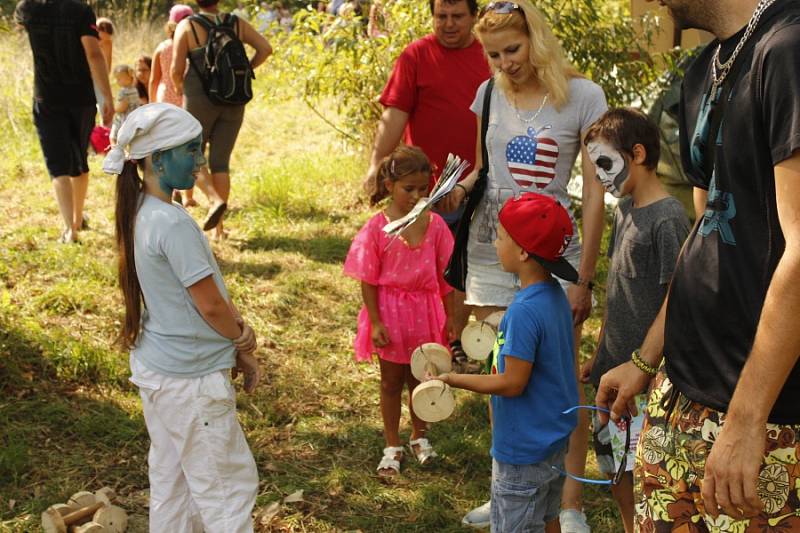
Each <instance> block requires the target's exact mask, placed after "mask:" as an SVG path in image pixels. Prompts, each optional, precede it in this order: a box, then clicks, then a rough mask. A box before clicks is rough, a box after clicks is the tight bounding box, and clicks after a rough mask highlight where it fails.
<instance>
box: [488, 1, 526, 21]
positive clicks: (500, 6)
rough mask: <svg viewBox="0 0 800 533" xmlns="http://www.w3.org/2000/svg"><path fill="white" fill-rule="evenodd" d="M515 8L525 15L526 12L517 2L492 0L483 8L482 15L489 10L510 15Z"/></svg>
mask: <svg viewBox="0 0 800 533" xmlns="http://www.w3.org/2000/svg"><path fill="white" fill-rule="evenodd" d="M514 10H517V11H519V12H520V13H521V14H522V16H523V17H524V16H525V12H524V11H522V8H521V7H519V4H517V3H515V2H490V3H489V4H487V5H486V7H484V8H483V9H482V10H481V17H482V16H484V15H485V14H486V13H488V12H489V11H494V12H495V13H497V14H498V15H509V14H511V12H512V11H514Z"/></svg>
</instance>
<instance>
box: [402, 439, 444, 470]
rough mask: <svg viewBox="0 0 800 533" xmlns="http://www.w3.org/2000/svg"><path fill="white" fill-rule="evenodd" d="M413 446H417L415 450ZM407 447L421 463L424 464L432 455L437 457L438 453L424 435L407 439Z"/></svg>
mask: <svg viewBox="0 0 800 533" xmlns="http://www.w3.org/2000/svg"><path fill="white" fill-rule="evenodd" d="M414 446H416V447H417V449H416V450H414ZM408 448H409V449H410V450H411V453H412V454H414V457H416V458H417V461H419V464H421V465H424V464H425V463H427V462H428V461H430V460H431V459H433V458H434V457H439V456H438V454H437V453H436V452H435V451H433V446H431V443H430V442H429V441H428V439H426V438H425V437H420V438H418V439H414V440H410V441H408Z"/></svg>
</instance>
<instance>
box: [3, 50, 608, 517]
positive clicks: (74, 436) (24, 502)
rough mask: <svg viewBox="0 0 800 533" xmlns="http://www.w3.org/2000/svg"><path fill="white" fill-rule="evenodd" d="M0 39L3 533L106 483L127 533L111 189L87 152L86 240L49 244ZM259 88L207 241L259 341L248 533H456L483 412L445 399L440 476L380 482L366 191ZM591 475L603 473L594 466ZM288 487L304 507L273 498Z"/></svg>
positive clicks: (293, 106) (477, 466)
mask: <svg viewBox="0 0 800 533" xmlns="http://www.w3.org/2000/svg"><path fill="white" fill-rule="evenodd" d="M158 37H159V36H158V35H155V34H154V35H153V38H152V39H151V41H152V43H150V44H154V43H155V42H157V41H158ZM0 42H1V43H2V46H0V71H3V72H2V73H3V76H2V79H3V80H4V81H3V82H2V85H0V111H2V113H0V125H2V127H3V128H4V131H6V132H7V136H6V142H5V143H3V146H2V147H0V198H1V199H2V201H1V202H0V216H1V217H2V221H3V223H2V224H0V531H14V532H23V531H24V532H28V531H38V530H39V513H40V512H41V511H42V510H44V509H45V508H46V507H47V506H49V505H51V504H54V503H60V502H64V501H65V500H66V499H67V498H68V497H69V496H70V494H72V493H73V492H76V491H78V490H95V489H97V488H100V487H101V486H104V485H109V486H112V487H114V488H115V490H117V492H118V493H119V494H120V495H121V497H122V505H123V506H124V507H125V508H126V509H127V510H128V512H129V513H130V515H131V527H130V528H129V531H132V532H142V531H146V523H147V519H146V517H147V507H146V505H147V466H146V456H147V447H148V438H147V432H146V429H145V426H144V423H143V419H142V414H141V409H140V404H139V400H138V395H137V392H136V390H135V388H134V387H133V386H132V385H131V384H130V383H129V382H128V381H127V375H128V373H127V354H124V353H120V352H119V351H117V350H115V348H114V347H113V345H112V340H113V338H114V336H115V333H116V331H117V328H118V326H119V321H120V319H121V314H122V307H121V299H120V297H119V294H118V290H117V288H116V280H115V263H114V261H115V257H114V250H113V220H112V202H113V192H112V191H113V180H112V179H111V178H110V177H108V176H105V175H102V174H100V173H99V167H100V160H99V159H98V158H93V159H92V161H91V168H92V179H91V186H90V192H89V199H88V203H87V212H88V215H89V217H90V225H91V230H90V231H88V232H85V233H84V234H83V235H82V243H81V244H80V245H75V246H64V245H58V244H56V242H55V241H56V238H57V237H58V235H59V228H58V225H57V224H58V220H59V219H58V214H57V209H56V204H55V201H54V199H53V198H52V193H51V190H50V185H49V183H48V180H47V177H46V176H45V174H44V164H43V159H42V156H41V153H40V151H39V148H38V143H37V141H36V136H35V134H34V133H33V130H32V126H31V122H30V96H29V95H30V86H31V75H30V58H29V52H28V50H27V45H26V43H25V41H24V39H23V38H22V37H20V36H15V35H13V34H9V35H4V36H2V37H1V38H0ZM141 46H143V45H142V44H141V42H140V41H138V40H137V41H136V44H133V41H132V40H130V41H127V43H126V42H125V41H121V42H120V44H119V45H118V47H117V50H118V51H117V52H115V54H118V55H117V57H118V58H119V60H120V61H128V62H132V60H133V58H134V57H135V55H137V54H138V52H139V51H138V48H139V47H141ZM261 83H265V82H263V81H262V82H261ZM261 88H262V91H261V94H262V97H261V98H260V99H258V100H257V101H255V102H253V103H251V104H250V105H249V106H248V109H247V118H246V123H245V126H244V128H243V130H242V134H241V136H240V141H241V142H240V143H239V145H238V147H237V150H236V152H235V154H234V161H233V164H232V168H233V169H234V178H233V195H232V202H231V204H232V210H231V213H230V216H229V218H228V221H227V222H226V227H227V228H228V229H229V230H230V232H231V235H230V238H229V239H228V240H227V241H224V242H222V243H215V244H214V249H215V252H216V254H217V257H218V260H219V263H220V265H221V267H222V270H223V272H224V274H225V278H226V282H227V284H228V287H229V290H230V292H231V295H232V297H233V298H234V300H235V301H236V302H237V304H238V305H239V307H240V309H241V310H242V313H243V315H244V316H245V318H246V319H247V320H248V321H249V322H250V323H251V324H253V326H254V328H255V329H256V331H257V332H258V334H259V336H260V338H261V340H262V347H261V348H260V349H259V356H260V358H261V360H262V364H263V368H264V371H265V379H264V382H263V383H262V385H261V386H260V388H259V389H258V390H257V391H256V392H255V393H254V394H252V395H245V394H244V393H242V394H241V395H240V396H239V400H238V407H239V415H240V420H241V423H242V425H243V427H244V429H245V432H246V434H247V437H248V440H249V442H250V445H251V447H252V450H253V453H254V455H255V457H256V461H257V463H258V466H259V471H260V478H261V485H260V492H259V496H258V505H257V509H256V512H257V516H256V523H257V529H258V530H259V531H320V532H325V531H356V530H360V531H365V532H373V531H376V532H378V531H422V532H434V531H436V532H438V531H462V530H463V529H462V528H461V526H460V525H459V522H460V519H461V516H462V515H463V514H464V513H465V512H466V511H468V510H469V509H471V508H472V507H473V506H475V505H477V504H479V503H482V502H483V501H484V500H485V498H486V497H487V495H488V485H489V472H490V458H489V455H488V448H489V443H490V434H489V430H488V423H487V414H486V400H485V398H481V397H479V396H478V395H474V394H471V393H468V392H464V391H459V392H458V393H457V398H458V407H457V410H456V412H455V414H454V415H453V416H452V417H451V418H450V419H448V420H446V421H444V422H441V423H439V424H436V425H435V426H434V427H433V429H432V430H431V432H430V437H431V440H432V441H433V443H434V444H435V446H436V448H437V450H438V451H439V454H440V455H441V459H440V460H439V461H437V462H436V463H435V464H434V465H432V466H430V467H425V468H421V467H419V466H417V465H416V464H414V462H413V461H406V463H405V465H404V469H403V473H402V475H401V476H400V477H399V479H398V480H397V481H396V482H394V483H392V484H389V485H387V484H385V483H383V482H381V481H380V480H379V479H377V478H376V477H375V475H374V470H375V466H376V465H377V462H378V459H379V456H380V450H381V448H382V447H383V441H382V436H381V421H380V416H379V413H378V371H377V368H376V367H375V366H371V365H360V366H357V365H356V364H355V363H354V362H353V361H352V356H351V348H350V347H351V343H352V338H353V335H354V333H355V317H356V313H357V310H358V308H359V306H360V298H359V292H358V288H357V285H356V284H355V283H354V282H352V281H351V280H348V279H346V278H344V277H343V276H342V274H341V264H342V261H343V259H344V256H345V254H346V252H347V248H348V246H349V243H350V239H351V238H352V236H353V234H354V233H355V231H356V230H357V229H358V228H359V227H360V226H361V224H362V223H363V222H364V221H365V220H366V218H367V217H368V216H369V214H370V211H369V210H368V209H367V208H366V206H365V204H364V202H363V201H362V199H361V198H360V197H359V192H360V191H359V183H360V180H361V175H362V173H363V171H364V168H365V166H364V160H363V158H362V157H361V156H360V155H358V154H357V153H353V152H351V151H349V150H348V149H347V147H346V146H345V145H343V144H341V143H340V142H339V141H338V140H337V138H336V137H335V136H334V134H333V133H332V132H331V131H330V130H329V129H327V127H326V126H325V125H324V124H323V123H322V122H321V121H320V120H319V119H317V118H316V117H315V116H313V115H312V114H311V113H310V112H309V111H308V110H307V109H306V108H305V107H304V106H303V104H301V103H299V102H297V101H294V100H286V99H277V98H276V97H274V96H270V95H271V93H269V92H268V91H266V87H264V86H262V87H261ZM198 198H200V199H201V200H202V198H201V195H198ZM193 214H194V215H195V216H196V217H197V218H201V217H202V216H203V214H204V208H198V210H196V211H193ZM601 297H602V294H601ZM597 315H599V313H598V312H597V311H596V312H595V318H592V319H591V320H590V321H589V323H588V325H587V327H586V328H585V338H584V342H583V343H582V347H581V348H582V354H583V356H584V357H585V356H587V355H588V354H590V353H591V351H592V349H593V347H594V341H593V339H594V337H595V336H596V334H597V330H598V327H599V323H598V319H597V318H596V316H597ZM407 420H408V416H407V413H405V414H404V424H406V422H407ZM403 434H404V435H406V436H407V435H408V427H407V424H406V426H405V429H404V430H403ZM589 473H590V474H591V475H597V472H596V470H595V469H594V467H593V462H591V460H590V466H589ZM297 491H303V492H302V497H301V498H300V499H299V500H298V501H295V502H283V500H284V498H286V497H287V496H288V495H292V494H294V495H295V496H297V494H296V493H297ZM291 499H297V498H296V497H295V498H290V500H291ZM585 500H586V501H585V505H586V507H587V513H588V514H589V516H590V522H591V524H592V525H593V527H594V530H595V531H597V532H598V533H604V532H616V531H620V530H621V529H622V528H621V525H620V522H619V520H618V517H617V513H616V509H615V506H614V505H613V502H612V501H611V499H610V495H609V493H608V492H607V491H605V490H602V489H600V490H598V489H593V488H589V489H587V492H586V493H585Z"/></svg>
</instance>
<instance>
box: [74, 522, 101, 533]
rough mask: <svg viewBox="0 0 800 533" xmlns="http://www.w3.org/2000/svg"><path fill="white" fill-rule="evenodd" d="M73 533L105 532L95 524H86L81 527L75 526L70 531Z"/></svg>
mask: <svg viewBox="0 0 800 533" xmlns="http://www.w3.org/2000/svg"><path fill="white" fill-rule="evenodd" d="M71 531H73V532H74V533H106V531H111V530H107V529H106V528H104V527H103V526H101V525H100V524H98V523H97V522H86V523H85V524H83V525H82V526H77V527H76V528H75V529H73V530H71Z"/></svg>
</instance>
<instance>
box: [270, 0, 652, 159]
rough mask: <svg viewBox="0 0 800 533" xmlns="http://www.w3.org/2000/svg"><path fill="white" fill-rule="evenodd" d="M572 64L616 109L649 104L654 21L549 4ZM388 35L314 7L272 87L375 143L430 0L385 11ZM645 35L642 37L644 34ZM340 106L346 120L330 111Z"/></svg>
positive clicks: (612, 4) (426, 28)
mask: <svg viewBox="0 0 800 533" xmlns="http://www.w3.org/2000/svg"><path fill="white" fill-rule="evenodd" d="M536 5H537V7H539V8H540V9H541V10H542V11H543V12H544V13H545V15H546V16H547V18H548V19H549V20H550V21H551V24H552V27H553V31H554V32H555V33H556V35H558V37H559V38H560V39H561V42H562V44H563V45H564V48H565V50H566V51H567V54H568V56H569V58H570V60H571V61H572V62H573V63H574V64H575V66H576V67H577V68H578V70H580V71H581V72H583V73H584V74H586V75H587V76H588V77H589V78H591V79H592V80H593V81H595V82H597V83H598V84H600V85H601V86H602V87H603V89H604V90H605V92H606V98H607V99H608V102H609V105H611V106H617V105H626V104H630V103H632V102H635V101H640V100H642V99H644V96H645V91H646V90H647V89H648V88H649V87H650V86H651V84H652V83H653V82H654V81H655V79H656V77H657V76H658V74H659V71H660V70H661V68H660V67H659V66H658V64H659V63H661V64H663V61H657V60H656V58H653V57H652V56H651V55H650V54H649V53H648V52H647V51H646V49H645V44H646V43H647V42H649V41H650V40H651V38H652V34H653V32H654V28H655V26H654V20H651V19H647V20H642V21H639V24H638V27H639V28H640V29H639V30H636V29H635V28H634V21H633V20H632V19H631V17H630V15H629V14H628V11H627V2H621V1H619V0H541V1H539V2H537V4H536ZM383 9H384V12H385V20H386V21H387V23H386V25H387V27H386V28H384V31H385V34H386V36H383V37H377V38H374V37H368V36H367V32H366V16H367V13H368V8H367V7H365V9H364V17H351V18H342V17H339V18H332V17H330V16H329V15H327V14H325V13H318V12H316V11H313V10H311V9H306V10H302V11H300V12H298V13H297V14H296V15H295V28H294V31H292V32H291V33H290V34H279V35H278V36H277V37H276V38H275V39H274V41H275V42H274V44H275V50H276V54H275V57H274V58H273V59H272V60H271V61H272V65H271V69H270V70H271V76H273V78H274V82H273V83H271V85H272V87H273V88H274V89H275V90H276V91H285V90H288V91H290V92H291V93H292V94H300V95H302V96H303V97H304V99H305V100H306V102H307V103H308V104H309V105H310V106H312V107H314V108H315V110H316V111H318V112H321V113H322V114H323V115H325V116H326V118H327V119H328V120H331V121H332V122H333V123H334V124H335V127H336V128H337V129H338V130H340V133H343V134H344V136H345V137H347V138H349V139H350V140H351V141H352V142H353V143H354V144H361V145H363V146H365V147H368V146H371V143H372V138H373V135H374V128H375V125H376V123H377V121H378V119H379V118H380V114H381V112H382V107H381V106H380V105H379V104H378V103H377V98H378V97H379V95H380V93H381V90H382V89H383V86H384V85H385V83H386V80H387V79H388V77H389V74H390V73H391V70H392V66H393V65H394V62H395V60H396V59H397V56H399V55H400V53H401V52H402V50H403V49H404V48H405V47H406V46H407V45H408V44H409V43H410V42H411V41H413V40H414V39H417V38H419V37H422V36H424V35H426V34H428V33H430V31H431V14H430V9H429V7H428V3H427V2H419V1H412V0H395V1H393V2H389V3H388V5H387V6H385V7H384V8H383ZM637 31H638V32H639V33H637ZM330 100H333V101H335V102H336V110H337V112H338V114H339V116H338V117H336V116H332V115H331V114H330V113H329V112H326V111H323V110H322V107H323V106H324V105H325V104H326V102H328V101H330Z"/></svg>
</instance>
